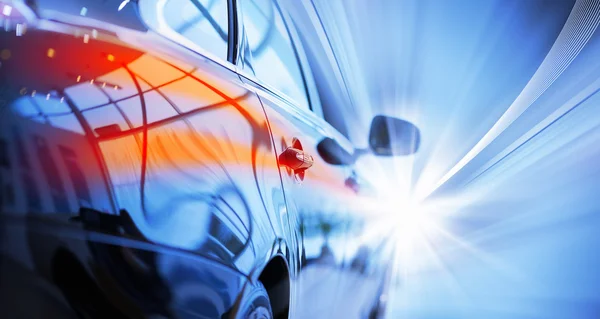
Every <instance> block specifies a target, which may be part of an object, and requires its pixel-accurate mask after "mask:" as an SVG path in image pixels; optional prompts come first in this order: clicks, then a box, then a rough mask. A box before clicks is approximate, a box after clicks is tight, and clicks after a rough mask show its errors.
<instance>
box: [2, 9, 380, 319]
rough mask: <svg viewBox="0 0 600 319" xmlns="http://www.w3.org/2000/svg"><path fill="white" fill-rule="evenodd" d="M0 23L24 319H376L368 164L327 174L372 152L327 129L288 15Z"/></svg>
mask: <svg viewBox="0 0 600 319" xmlns="http://www.w3.org/2000/svg"><path fill="white" fill-rule="evenodd" d="M0 8H10V10H8V9H3V16H2V20H3V22H4V24H5V26H6V30H7V31H6V32H5V31H2V32H0V44H1V48H0V50H2V52H4V53H3V55H2V58H3V60H2V65H1V66H0V85H1V87H2V88H3V90H2V93H1V94H2V97H1V98H2V99H3V101H4V102H5V103H4V106H3V108H2V109H1V110H0V166H1V174H0V194H1V196H0V208H1V212H2V214H0V218H1V219H2V222H1V223H0V237H1V238H2V241H1V242H0V256H1V257H0V258H1V262H0V300H2V307H1V310H2V313H3V314H5V315H7V317H6V318H19V317H27V318H49V317H60V318H66V317H80V318H81V317H85V318H88V317H89V318H126V317H127V318H139V317H152V318H156V317H173V318H187V317H194V318H229V317H231V318H263V317H264V318H270V317H278V318H286V317H288V316H289V317H291V318H302V317H315V316H316V317H340V316H342V317H346V318H348V317H367V316H375V315H376V314H377V311H378V310H379V309H380V304H379V295H380V294H381V293H382V287H383V282H384V280H385V273H386V272H385V263H384V262H383V260H384V259H385V258H382V256H385V253H386V249H387V248H386V247H385V241H384V240H383V239H382V238H376V239H368V238H366V237H364V236H362V235H361V234H362V233H363V231H364V229H365V223H366V222H367V220H366V219H365V218H364V216H366V215H365V214H364V213H365V212H361V211H360V209H361V207H362V206H361V204H360V203H361V201H365V200H369V199H367V198H366V197H362V196H361V195H360V194H361V190H360V185H359V184H358V183H353V184H352V185H349V184H348V178H350V177H352V178H353V180H356V175H357V173H356V172H355V171H354V170H353V168H352V165H351V164H349V165H333V164H331V163H328V162H327V161H324V160H321V159H320V158H318V157H316V156H317V155H318V154H319V151H318V150H317V145H318V144H319V142H320V141H322V140H324V139H329V140H334V141H335V144H336V145H337V147H338V148H341V149H345V150H346V151H347V152H349V153H351V152H352V151H353V147H352V144H351V143H350V142H349V141H348V140H347V139H345V138H344V137H343V136H342V135H341V134H340V133H339V132H337V131H336V130H335V129H334V128H333V127H332V126H331V125H329V124H328V123H327V122H326V121H324V120H323V119H321V118H319V117H318V116H317V115H315V114H313V113H312V112H311V109H313V108H315V107H317V106H318V101H315V100H314V96H316V94H315V93H314V92H312V93H311V92H308V91H309V90H308V89H307V88H308V87H314V83H313V84H311V85H307V84H306V83H307V82H309V81H314V80H313V79H311V78H310V73H309V71H308V70H307V68H308V66H307V65H304V63H301V61H302V60H303V59H304V60H305V58H300V56H301V55H302V54H303V53H302V45H301V43H300V42H299V41H298V39H297V35H295V32H296V31H295V30H294V26H293V23H291V21H289V17H287V16H286V14H285V12H284V11H282V10H281V8H280V7H279V6H278V4H277V3H276V2H272V1H270V0H263V1H252V0H246V1H226V0H207V1H200V0H161V1H154V0H139V1H128V2H123V1H116V0H107V1H103V2H97V1H92V0H89V1H88V0H70V1H58V0H37V1H7V0H2V1H0ZM9 11H10V12H9ZM7 12H9V13H8V14H7ZM178 16H181V18H176V17H178ZM17 28H18V29H19V30H20V31H18V32H17V31H16V29H17ZM23 30H25V31H23ZM6 52H9V53H6ZM269 68H272V69H271V70H269ZM294 141H298V143H296V142H294ZM300 142H301V144H300ZM288 147H295V149H297V151H298V152H299V154H312V155H313V156H315V160H314V164H313V163H311V165H312V167H310V168H308V169H306V170H304V169H303V170H302V171H301V172H299V171H295V170H292V169H289V168H287V167H285V166H283V165H281V163H279V162H278V155H279V154H281V153H282V152H284V151H285V150H286V149H287V148H288ZM356 291H361V293H360V294H357V293H356ZM353 296H354V297H353ZM348 298H350V299H348ZM352 298H359V299H360V300H358V299H356V300H354V299H352ZM348 300H350V302H351V304H352V307H347V308H348V309H346V310H345V311H346V312H345V313H343V314H342V313H339V312H338V311H340V310H339V309H337V308H336V306H335V305H340V304H341V303H343V302H348ZM32 305H36V306H35V307H34V306H32Z"/></svg>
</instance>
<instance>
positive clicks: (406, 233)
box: [313, 0, 600, 319]
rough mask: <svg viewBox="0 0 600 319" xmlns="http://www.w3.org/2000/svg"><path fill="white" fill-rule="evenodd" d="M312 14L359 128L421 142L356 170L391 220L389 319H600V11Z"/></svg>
mask: <svg viewBox="0 0 600 319" xmlns="http://www.w3.org/2000/svg"><path fill="white" fill-rule="evenodd" d="M313 4H314V7H315V9H316V12H318V14H319V18H320V21H321V23H323V24H324V26H325V28H326V29H327V31H328V32H329V35H330V38H329V39H330V41H331V42H332V47H333V50H334V51H335V54H336V57H337V60H338V61H339V62H340V64H342V67H341V69H342V73H343V74H342V77H344V78H345V83H346V84H347V85H348V86H349V90H348V91H349V92H350V93H351V94H352V99H353V107H354V108H357V109H360V111H359V112H357V113H356V114H357V118H356V119H353V120H354V121H355V122H356V123H358V124H357V126H356V127H367V125H368V123H366V122H361V119H370V118H371V115H373V114H379V113H386V114H390V115H395V116H399V117H401V118H405V119H407V120H410V121H413V122H414V123H415V124H416V125H418V126H419V128H420V129H421V132H422V139H421V150H420V151H419V153H417V154H416V155H415V156H412V157H406V158H403V159H389V160H387V162H385V163H384V164H383V165H377V164H376V163H377V162H376V161H375V159H372V158H367V157H365V158H363V159H361V160H360V162H359V165H365V166H369V167H370V168H371V171H372V172H373V173H372V175H371V182H374V183H376V184H377V185H379V186H380V190H381V191H382V192H384V194H386V195H387V197H388V198H389V201H388V202H387V204H386V205H384V206H383V207H380V209H382V210H386V211H388V212H389V213H390V214H392V215H391V217H390V216H386V217H383V218H380V220H379V222H378V223H377V227H378V228H377V229H374V230H372V232H371V233H370V236H381V235H382V234H385V233H386V232H387V231H394V232H395V235H394V238H395V240H396V256H395V260H396V263H395V264H396V267H395V274H394V276H393V277H394V279H393V289H392V292H391V294H390V295H389V296H388V298H387V299H388V301H389V303H390V309H388V318H428V319H429V318H444V319H448V318H511V319H512V318H598V317H600V291H599V290H598V289H597V287H599V286H600V272H599V271H598V269H600V251H599V250H598V249H597V247H598V245H599V244H600V235H599V233H598V231H597V230H598V229H599V227H600V215H599V214H598V213H599V212H600V200H599V199H598V198H599V197H598V194H599V193H600V160H598V159H599V158H600V147H599V145H600V94H598V91H599V90H600V60H599V59H598V56H600V33H599V32H598V24H599V23H600V1H595V0H590V1H587V0H586V1H541V0H539V1H538V0H536V1H509V0H498V1H494V0H486V1H460V0H457V1H429V0H426V1H416V0H415V1H369V2H364V1H342V0H333V1H330V0H328V1H324V0H313ZM379 166H381V168H380V169H378V167H379ZM390 172H392V173H390ZM378 216H379V215H378ZM390 220H392V221H393V222H390Z"/></svg>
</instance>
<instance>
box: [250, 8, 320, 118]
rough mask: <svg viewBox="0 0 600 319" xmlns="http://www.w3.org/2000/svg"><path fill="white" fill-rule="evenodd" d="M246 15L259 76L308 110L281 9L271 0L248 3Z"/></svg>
mask: <svg viewBox="0 0 600 319" xmlns="http://www.w3.org/2000/svg"><path fill="white" fill-rule="evenodd" d="M243 14H244V27H245V31H246V36H247V38H248V44H249V46H250V51H251V53H252V68H253V69H254V72H255V73H256V76H257V77H258V78H259V79H260V80H261V81H263V82H264V83H266V84H268V85H270V86H273V87H274V88H276V89H277V90H279V91H281V93H283V94H285V95H287V96H289V97H290V98H292V100H294V101H295V102H296V103H298V105H300V106H302V107H305V108H306V109H309V105H308V99H307V97H306V90H305V88H304V81H303V79H302V73H301V71H300V66H299V64H298V59H297V58H296V53H295V51H294V48H293V47H292V41H291V40H290V36H289V33H288V31H287V29H286V26H285V24H284V22H283V18H282V16H281V12H280V11H279V8H278V7H277V6H276V5H275V3H274V2H273V1H272V0H247V1H245V2H244V8H243Z"/></svg>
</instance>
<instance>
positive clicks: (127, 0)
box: [117, 0, 129, 11]
mask: <svg viewBox="0 0 600 319" xmlns="http://www.w3.org/2000/svg"><path fill="white" fill-rule="evenodd" d="M128 3H129V0H123V2H121V4H120V5H119V8H118V9H117V11H121V10H123V8H125V6H126V5H127V4H128Z"/></svg>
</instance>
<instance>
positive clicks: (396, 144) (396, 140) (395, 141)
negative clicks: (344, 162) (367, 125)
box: [369, 115, 421, 156]
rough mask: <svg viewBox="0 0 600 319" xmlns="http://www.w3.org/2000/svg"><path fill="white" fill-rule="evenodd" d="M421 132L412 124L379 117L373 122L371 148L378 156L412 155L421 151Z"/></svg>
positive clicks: (370, 136) (396, 119) (370, 139)
mask: <svg viewBox="0 0 600 319" xmlns="http://www.w3.org/2000/svg"><path fill="white" fill-rule="evenodd" d="M420 143H421V132H420V131H419V128H417V127H416V126H415V125H414V124H412V123H411V122H408V121H405V120H401V119H398V118H394V117H389V116H384V115H377V116H375V117H374V118H373V121H372V122H371V130H370V132H369V147H370V148H371V151H372V152H373V154H375V155H378V156H400V155H411V154H414V153H416V152H417V151H418V150H419V145H420Z"/></svg>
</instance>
